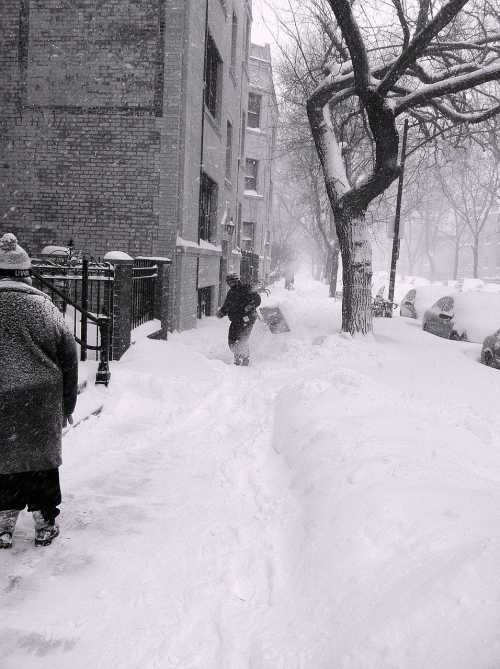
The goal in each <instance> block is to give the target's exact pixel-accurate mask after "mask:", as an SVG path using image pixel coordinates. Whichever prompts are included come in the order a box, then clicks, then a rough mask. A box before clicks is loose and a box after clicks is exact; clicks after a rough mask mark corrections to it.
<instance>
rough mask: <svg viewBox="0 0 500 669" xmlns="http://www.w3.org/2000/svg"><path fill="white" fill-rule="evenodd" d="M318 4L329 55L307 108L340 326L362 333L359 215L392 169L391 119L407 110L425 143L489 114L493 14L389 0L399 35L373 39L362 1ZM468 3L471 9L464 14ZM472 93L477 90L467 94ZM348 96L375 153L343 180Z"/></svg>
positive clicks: (363, 238) (494, 104)
mask: <svg viewBox="0 0 500 669" xmlns="http://www.w3.org/2000/svg"><path fill="white" fill-rule="evenodd" d="M325 4H326V5H328V6H329V8H330V9H331V10H332V12H333V16H329V17H328V20H327V22H326V23H325V26H324V32H325V34H327V35H328V38H329V39H330V40H331V47H329V53H330V54H331V55H332V56H335V57H334V58H332V61H331V62H330V63H328V64H327V65H326V66H325V68H324V77H323V79H322V80H321V82H320V83H319V84H318V85H317V87H316V89H315V90H314V91H313V93H312V94H311V95H309V97H308V100H307V114H308V118H309V124H310V127H311V131H312V134H313V138H314V141H315V145H316V149H317V152H318V156H319V159H320V162H321V165H322V169H323V175H324V179H325V185H326V190H327V193H328V198H329V201H330V204H331V207H332V210H333V213H334V217H335V224H336V229H337V236H338V239H339V243H340V248H341V253H342V261H343V282H344V298H343V304H342V329H343V330H344V331H347V332H350V333H352V334H354V333H355V332H362V333H367V332H369V331H370V330H371V329H372V320H371V309H370V305H371V275H372V265H371V248H370V244H369V239H368V233H367V222H366V217H365V214H366V210H367V208H368V206H369V204H370V203H371V202H372V201H373V200H374V199H375V198H377V197H378V196H379V195H381V194H382V193H384V192H385V191H386V190H387V189H388V188H389V186H390V185H391V184H392V182H393V181H394V180H395V179H396V178H397V177H398V174H399V166H398V147H399V131H398V127H397V125H396V120H397V118H398V117H399V116H400V115H402V114H407V115H408V116H410V117H411V118H412V119H413V120H414V128H415V130H418V132H419V133H421V134H422V139H423V140H424V141H425V140H426V139H429V138H432V137H436V136H439V135H442V134H444V133H445V132H447V131H448V132H449V131H450V130H453V129H455V128H458V127H459V126H461V125H462V124H465V125H466V126H470V125H471V124H477V123H481V122H485V121H487V120H488V119H491V118H492V117H493V116H494V115H496V114H497V113H498V112H499V111H500V104H499V103H498V81H499V80H500V48H499V45H500V30H499V17H498V12H497V11H496V9H495V7H494V5H491V4H489V3H483V4H480V3H479V2H476V3H474V2H468V0H448V1H446V2H438V1H433V0H418V2H415V3H408V7H409V9H407V8H405V6H404V5H403V3H402V2H401V1H400V0H392V6H393V10H394V14H395V16H396V17H397V21H398V24H399V31H398V35H397V36H395V35H394V31H393V30H387V31H382V30H379V32H378V34H377V41H378V44H377V43H375V45H373V39H372V37H371V36H373V33H371V34H370V32H369V30H368V28H367V27H366V24H363V18H364V14H363V10H364V7H363V6H362V7H360V10H359V11H357V10H356V5H355V4H354V5H353V4H352V3H351V2H350V1H349V0H325V3H323V5H325ZM467 4H469V5H470V11H467V12H466V11H462V10H464V8H465V6H466V5H467ZM313 5H314V6H317V5H318V0H314V2H313ZM412 10H414V11H412ZM339 47H340V48H339ZM326 55H327V54H326V53H325V56H326ZM374 59H376V61H377V62H372V61H373V60H374ZM472 89H474V95H468V92H470V91H471V90H472ZM348 102H350V103H351V107H350V108H351V110H353V109H354V111H355V110H356V109H357V110H359V119H360V123H361V124H362V127H363V128H364V131H365V132H364V138H365V140H367V141H369V142H370V144H371V145H372V147H373V153H374V159H373V163H372V165H371V168H370V171H369V173H368V174H366V175H364V176H363V177H361V178H357V179H355V180H354V179H352V178H349V177H350V175H349V173H348V170H347V169H346V163H345V160H344V156H343V150H342V149H343V146H342V144H341V141H340V140H339V133H338V128H339V124H340V120H339V115H342V114H345V113H346V111H347V110H348V109H349V105H348V104H347V103H348ZM353 102H354V104H353ZM415 130H414V132H415Z"/></svg>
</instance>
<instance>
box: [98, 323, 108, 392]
mask: <svg viewBox="0 0 500 669" xmlns="http://www.w3.org/2000/svg"><path fill="white" fill-rule="evenodd" d="M97 325H98V327H99V331H100V333H101V348H100V354H99V367H98V368H97V374H96V377H95V382H96V385H97V384H102V385H104V386H107V385H108V383H109V381H110V379H111V372H110V371H109V348H110V338H109V334H110V327H109V326H110V319H109V318H108V316H99V318H98V319H97Z"/></svg>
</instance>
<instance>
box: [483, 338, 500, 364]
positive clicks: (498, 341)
mask: <svg viewBox="0 0 500 669" xmlns="http://www.w3.org/2000/svg"><path fill="white" fill-rule="evenodd" d="M481 362H482V363H483V364H484V365H488V366H489V367H496V368H497V369H500V330H497V331H496V332H495V333H494V334H492V335H489V336H488V337H486V339H485V340H484V341H483V348H482V349H481Z"/></svg>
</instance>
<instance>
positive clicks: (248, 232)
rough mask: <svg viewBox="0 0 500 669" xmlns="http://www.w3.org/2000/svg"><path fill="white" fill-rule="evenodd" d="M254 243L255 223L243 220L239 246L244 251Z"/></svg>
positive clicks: (250, 248) (248, 249)
mask: <svg viewBox="0 0 500 669" xmlns="http://www.w3.org/2000/svg"><path fill="white" fill-rule="evenodd" d="M254 243H255V223H254V222H253V221H243V225H242V230H241V248H242V249H243V250H244V251H251V250H252V249H253V247H254Z"/></svg>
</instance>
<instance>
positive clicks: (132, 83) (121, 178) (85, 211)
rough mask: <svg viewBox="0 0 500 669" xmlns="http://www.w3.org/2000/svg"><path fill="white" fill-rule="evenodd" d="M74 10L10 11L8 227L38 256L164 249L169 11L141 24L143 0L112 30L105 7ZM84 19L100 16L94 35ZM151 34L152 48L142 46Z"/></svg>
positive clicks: (2, 70)
mask: <svg viewBox="0 0 500 669" xmlns="http://www.w3.org/2000/svg"><path fill="white" fill-rule="evenodd" d="M66 4H67V3H63V2H62V0H61V1H60V2H58V1H54V0H51V1H50V2H49V1H48V0H46V1H45V2H44V1H43V0H42V1H37V2H36V3H34V2H29V0H23V1H22V2H20V1H17V2H15V1H13V2H10V3H7V2H3V3H2V4H1V5H0V8H1V21H0V33H1V53H0V95H1V106H0V161H1V166H2V167H1V170H2V173H1V176H2V178H1V188H2V192H1V195H2V197H1V202H0V231H2V232H3V231H5V230H9V229H12V230H14V231H16V232H17V233H18V235H19V237H20V238H21V239H22V240H23V241H24V242H25V243H26V244H27V245H28V246H29V247H30V249H31V250H32V252H34V253H36V252H37V251H39V250H40V248H41V246H43V245H45V244H47V243H59V244H67V243H68V241H69V240H70V239H73V241H74V244H75V246H76V247H77V248H81V249H84V250H85V251H87V252H89V253H91V254H94V255H103V254H104V253H105V252H106V251H107V250H115V249H120V250H124V251H128V252H129V253H130V254H132V255H133V254H139V253H142V254H154V253H160V251H161V252H164V251H165V249H161V248H159V247H161V246H165V243H166V241H167V234H166V232H165V231H162V230H161V229H160V227H161V226H160V216H159V207H158V204H159V199H158V198H159V185H160V182H159V177H160V161H159V155H160V149H161V130H162V128H161V125H160V124H159V122H158V118H157V116H158V114H160V113H161V106H162V96H163V84H162V83H161V82H160V80H159V77H160V78H161V76H162V74H163V68H162V66H161V67H160V65H159V64H158V63H157V61H159V60H160V59H161V61H162V65H163V54H162V44H161V39H160V37H161V36H160V35H159V34H158V35H156V36H155V34H154V29H155V26H156V29H157V30H158V31H160V28H161V23H162V22H161V21H160V18H161V13H159V12H160V9H161V6H162V3H161V1H160V0H151V2H149V3H143V8H144V11H143V15H142V16H141V15H139V14H138V6H137V4H136V3H129V2H128V1H127V0H116V1H115V2H114V3H109V2H108V3H106V5H105V7H106V10H105V13H106V15H105V16H103V17H101V18H102V21H101V23H100V22H99V17H100V14H99V11H104V10H103V9H102V8H103V7H104V5H103V6H102V7H101V8H100V9H99V11H97V9H96V3H95V2H93V0H82V2H80V6H79V10H80V11H79V12H76V11H75V10H74V9H71V8H69V9H68V8H66V9H65V6H66ZM129 5H130V7H129ZM131 8H132V9H133V13H132V14H130V15H129V14H127V12H128V11H129V10H131ZM111 15H112V16H113V17H114V18H113V22H110V16H111ZM78 16H83V18H84V19H89V18H90V17H96V18H97V20H96V26H97V27H96V28H95V30H93V31H91V30H90V29H88V30H87V31H86V30H84V29H83V27H82V25H83V23H82V21H80V24H81V25H80V24H78V22H77V17H78ZM75 22H76V23H75ZM132 22H133V24H134V25H132ZM71 27H73V28H76V29H77V32H76V33H75V34H74V35H73V36H72V39H68V38H69V36H70V34H72V33H71V32H70V29H71ZM129 28H130V31H131V32H130V33H129V32H127V31H128V29H129ZM99 29H100V30H101V33H102V34H101V33H99ZM103 31H104V32H103ZM106 31H107V32H106ZM141 35H142V38H143V40H144V44H145V45H146V46H145V48H144V50H143V52H141V50H140V49H137V48H136V47H134V46H133V45H132V41H131V37H134V36H135V38H137V37H141ZM144 44H143V45H144ZM80 52H81V53H83V58H80V57H79V56H78V54H79V53H80ZM79 58H80V60H79ZM120 59H121V62H120ZM127 66H128V67H127ZM128 71H130V73H131V74H130V76H129V78H127V72H128ZM98 75H99V76H98ZM160 84H161V86H160Z"/></svg>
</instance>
